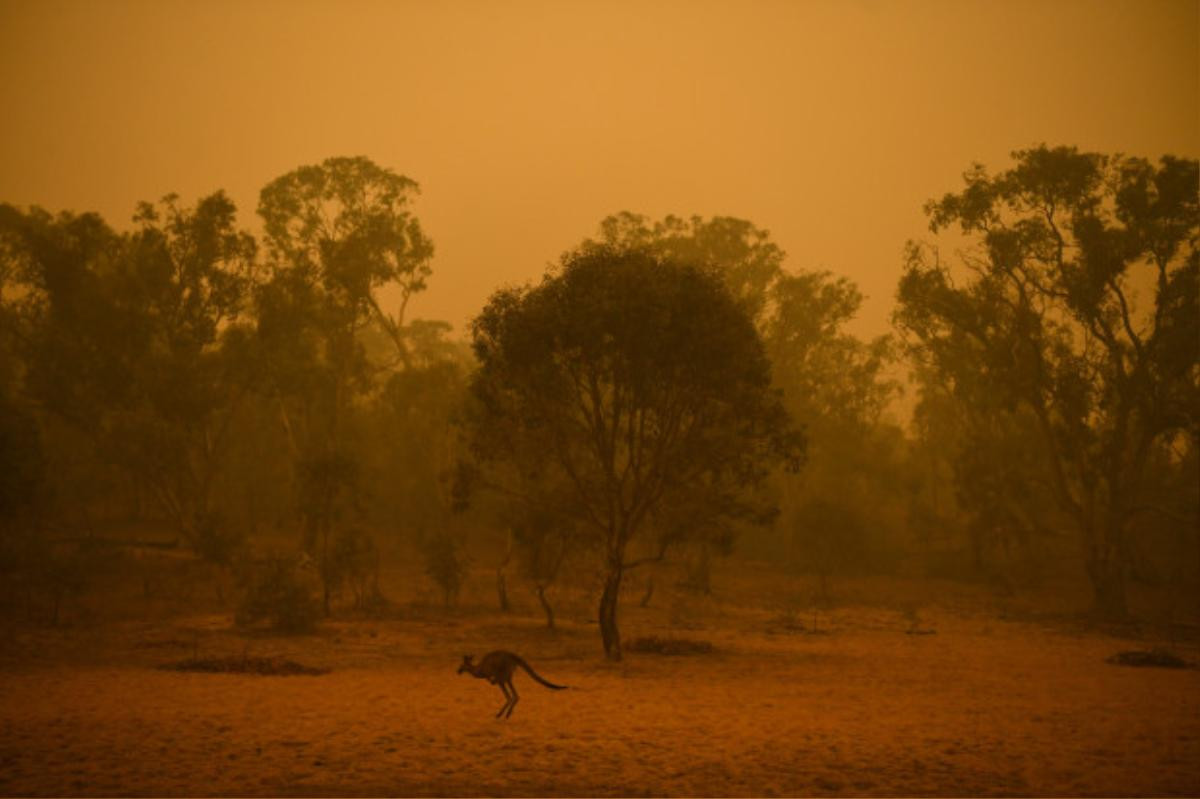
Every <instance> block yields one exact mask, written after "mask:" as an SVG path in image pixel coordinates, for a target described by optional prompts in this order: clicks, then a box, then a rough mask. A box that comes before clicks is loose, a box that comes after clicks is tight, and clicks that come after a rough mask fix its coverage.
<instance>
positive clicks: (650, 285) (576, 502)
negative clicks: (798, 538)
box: [469, 245, 802, 659]
mask: <svg viewBox="0 0 1200 799" xmlns="http://www.w3.org/2000/svg"><path fill="white" fill-rule="evenodd" d="M472 334H473V342H474V349H475V355H476V357H477V359H478V361H479V370H478V371H477V372H476V374H475V376H474V378H473V382H472V391H473V396H474V399H475V401H476V403H477V404H476V410H475V413H474V415H473V416H472V418H471V420H470V428H469V429H470V434H471V439H472V444H473V448H474V452H475V454H476V455H477V456H478V458H479V459H480V461H482V462H483V464H485V465H488V464H496V463H507V464H514V463H515V464H520V465H521V467H522V468H529V467H530V465H532V464H541V469H542V471H543V475H544V479H543V481H542V482H541V483H534V482H531V481H525V482H524V483H523V484H521V485H519V486H517V487H516V488H515V489H513V492H514V493H520V492H521V491H526V490H530V486H534V488H533V490H535V491H536V486H537V485H539V484H540V485H546V486H549V487H550V489H549V490H551V491H552V492H553V491H554V489H555V488H556V487H557V486H559V485H563V484H565V485H567V486H569V489H570V491H571V497H572V502H571V503H570V509H571V510H572V512H573V513H574V515H575V517H576V520H577V521H578V523H580V524H581V525H585V526H586V527H587V528H588V529H589V530H591V531H592V533H593V534H594V535H595V536H596V539H597V541H598V543H599V547H598V548H599V551H600V552H602V557H603V568H604V573H605V582H604V590H603V593H602V595H601V598H600V606H599V613H598V615H599V623H600V633H601V638H602V642H603V645H604V651H605V653H606V655H607V656H608V657H609V658H612V659H620V657H621V640H620V634H619V630H618V626H617V605H618V598H619V593H620V588H621V580H622V577H623V576H624V574H625V572H626V571H627V570H628V569H630V568H633V567H634V566H636V565H637V564H638V563H639V559H634V560H630V559H629V552H630V545H631V543H632V542H634V541H636V540H638V539H639V538H643V537H658V538H660V539H661V540H663V541H664V542H666V541H669V540H671V538H672V537H677V536H681V535H684V534H688V533H694V534H712V533H714V531H718V530H720V529H722V528H723V527H725V526H726V525H728V524H729V523H730V522H732V521H735V520H751V521H762V520H764V519H766V518H768V517H769V515H770V511H771V509H770V508H768V507H764V506H763V505H762V504H761V503H759V502H757V501H756V498H755V497H753V496H751V495H750V493H749V492H748V489H750V488H752V487H753V486H755V485H757V484H759V483H760V482H761V481H762V480H763V479H764V477H765V476H766V474H767V473H768V471H769V469H770V467H771V466H772V465H773V464H775V463H777V462H779V461H781V460H782V461H786V462H788V463H790V464H791V465H793V466H798V463H799V459H800V457H801V448H802V440H801V437H800V436H799V434H797V433H795V432H793V431H792V430H791V429H790V427H789V424H788V420H787V414H786V413H785V411H784V409H783V407H782V405H781V404H780V401H779V397H778V395H777V394H776V393H775V392H774V391H773V390H772V389H771V374H770V367H769V364H768V361H767V358H766V355H765V353H764V352H763V348H762V344H761V341H760V340H759V337H758V335H757V333H756V331H755V329H754V325H753V323H752V321H751V319H750V317H749V315H748V314H747V313H746V310H745V308H744V307H743V306H741V305H739V304H738V303H737V302H736V301H735V300H734V299H733V297H732V296H731V294H730V293H729V291H728V290H727V289H726V288H725V286H724V285H723V282H722V280H721V277H720V275H718V274H716V273H714V272H713V271H712V270H711V269H705V268H701V267H696V266H690V265H685V264H682V263H680V262H678V261H675V260H671V259H668V258H663V257H659V256H657V255H655V254H654V253H652V252H649V251H645V250H640V251H639V250H630V249H615V248H611V247H606V246H603V245H596V246H588V247H585V248H583V249H581V250H580V251H578V252H574V253H568V254H567V255H565V256H564V257H563V259H562V262H561V265H560V267H559V268H558V269H557V270H556V271H555V272H553V273H551V274H549V275H547V277H546V278H545V279H544V280H543V281H542V282H541V283H540V284H538V285H536V286H529V287H525V288H515V289H505V290H502V291H499V292H497V293H496V294H494V295H493V296H492V298H491V300H490V301H489V302H488V305H487V306H486V307H485V308H484V310H483V312H482V313H481V314H480V315H479V317H477V318H476V320H475V322H474V324H473V327H472ZM531 499H532V500H533V502H535V503H536V502H537V501H538V500H539V497H537V496H536V495H535V496H534V497H532V498H531Z"/></svg>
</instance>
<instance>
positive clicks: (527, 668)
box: [517, 658, 568, 691]
mask: <svg viewBox="0 0 1200 799" xmlns="http://www.w3.org/2000/svg"><path fill="white" fill-rule="evenodd" d="M517 665H519V666H520V667H521V668H523V669H525V671H527V672H529V676H530V677H532V678H533V679H535V680H537V681H538V682H540V683H541V684H542V685H544V686H546V687H547V688H552V689H554V690H555V691H561V690H563V689H564V688H567V687H568V686H566V685H555V684H554V683H552V682H550V681H549V680H543V679H542V677H541V675H539V674H538V673H537V672H536V671H534V670H533V668H532V667H531V666H530V665H529V664H528V663H526V662H525V659H524V658H517Z"/></svg>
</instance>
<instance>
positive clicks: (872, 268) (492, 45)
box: [0, 0, 1200, 334]
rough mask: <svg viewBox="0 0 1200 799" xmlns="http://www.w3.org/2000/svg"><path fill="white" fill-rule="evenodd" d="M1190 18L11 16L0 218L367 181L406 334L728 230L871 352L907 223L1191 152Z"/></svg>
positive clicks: (731, 12)
mask: <svg viewBox="0 0 1200 799" xmlns="http://www.w3.org/2000/svg"><path fill="white" fill-rule="evenodd" d="M1198 17H1200V13H1198V4H1197V3H1196V2H1148V1H1147V0H1139V1H1138V2H1131V3H1118V2H1084V3H1076V2H1053V1H1052V0H1049V1H1046V0H1044V1H1042V2H1031V3H1022V2H1008V1H1006V2H1000V0H995V2H978V3H972V2H961V1H960V2H916V1H915V0H910V1H908V2H829V3H824V2H751V1H749V0H743V1H742V2H721V3H716V2H678V3H674V2H570V1H569V0H559V1H558V2H546V3H528V2H502V1H501V0H490V1H489V2H464V3H452V2H411V3H406V2H386V3H368V2H337V3H334V2H329V3H316V2H297V1H295V0H289V1H288V2H212V1H211V0H210V1H209V2H199V1H197V2H171V1H170V0H153V1H152V2H119V1H118V0H109V1H107V2H101V1H99V0H96V1H94V2H79V3H55V2H45V0H37V2H12V0H0V69H2V74H3V76H4V77H3V82H2V85H0V120H2V121H0V137H2V138H0V143H2V145H3V146H2V147H0V201H8V202H12V203H17V204H20V205H26V204H38V205H42V206H44V207H46V208H49V209H52V210H57V209H71V210H77V211H82V210H96V211H100V212H101V213H102V214H104V216H105V217H107V218H108V219H109V220H110V222H112V223H114V224H117V225H118V226H122V227H123V226H126V225H127V224H128V221H129V218H130V216H131V215H132V212H133V208H134V204H135V202H136V201H138V200H141V199H156V198H158V197H160V196H162V195H163V194H165V193H167V192H171V191H174V192H178V193H179V194H181V195H182V196H183V197H184V198H185V199H186V200H188V201H189V202H190V201H193V200H194V199H195V198H197V197H198V196H200V195H202V194H204V193H208V192H210V191H213V190H215V189H218V188H224V189H225V190H226V191H228V192H229V194H230V195H231V196H232V197H233V199H234V200H235V201H236V202H237V204H238V207H239V209H240V210H241V216H242V221H243V224H244V225H246V226H248V227H251V228H252V229H257V217H256V215H255V208H256V206H257V201H258V190H259V189H260V188H261V187H262V186H263V185H264V184H265V183H266V182H267V181H269V180H271V179H272V178H274V177H276V176H278V175H280V174H282V173H284V172H286V171H288V170H290V169H292V168H294V167H296V166H299V165H302V164H308V163H314V162H317V161H320V160H322V159H324V158H326V157H328V156H333V155H366V156H368V157H370V158H372V159H373V160H375V161H376V162H378V163H380V164H381V165H384V166H388V167H390V168H393V169H395V170H396V171H398V172H401V173H403V174H405V175H408V176H409V177H411V178H413V179H415V180H417V181H418V182H419V183H420V184H421V186H422V196H421V198H420V200H419V202H418V204H417V212H418V215H419V216H420V218H421V220H422V222H423V223H424V225H425V227H426V229H427V230H428V232H429V234H430V235H431V236H432V238H433V239H434V242H435V244H436V247H437V255H436V257H435V261H434V265H433V266H434V272H433V277H432V279H431V281H430V287H429V290H428V291H427V292H426V293H425V294H424V295H422V296H420V297H419V298H417V299H416V300H414V302H413V306H412V314H413V315H414V316H420V317H425V318H441V319H446V320H448V321H450V322H452V323H454V324H455V326H456V328H457V329H458V330H460V331H461V330H462V329H463V325H464V323H465V322H466V320H467V319H469V318H470V317H471V316H472V315H473V314H474V313H475V312H476V311H478V309H479V308H480V307H481V306H482V304H483V302H484V300H485V299H486V297H487V295H488V294H489V293H490V292H491V291H492V290H493V289H495V288H496V287H497V286H498V285H500V284H502V283H506V282H514V281H524V280H527V279H530V278H534V277H536V276H538V275H539V274H540V273H541V272H542V270H543V269H544V267H545V265H546V264H547V262H549V261H551V260H553V259H555V258H556V257H557V256H558V254H559V253H560V252H561V251H563V250H564V249H566V248H568V247H570V246H572V245H573V244H575V243H577V242H578V241H579V240H581V239H582V238H583V237H585V236H588V235H590V234H592V233H593V232H594V231H595V228H596V225H597V223H598V222H599V221H600V219H601V218H602V217H604V216H605V215H607V214H609V213H612V212H615V211H618V210H622V209H628V210H631V211H637V212H641V213H646V214H649V215H651V216H653V217H658V216H661V215H664V214H666V213H677V214H681V215H690V214H702V215H704V216H709V215H713V214H727V215H733V216H738V217H743V218H746V219H750V220H751V221H753V222H754V223H756V224H757V225H759V226H761V227H765V228H767V229H769V230H770V231H771V232H772V235H773V236H774V238H775V240H776V241H777V242H778V243H779V244H780V245H781V246H782V247H783V248H784V249H785V250H786V251H787V252H788V254H789V264H790V265H791V266H792V267H795V268H804V269H813V268H824V269H829V270H832V271H835V272H838V273H842V274H845V275H848V276H850V277H851V278H853V279H854V280H856V281H858V283H859V284H860V286H861V287H862V288H863V290H864V291H865V292H866V294H867V295H868V301H867V303H866V304H865V306H864V310H863V314H862V319H861V320H860V322H859V323H858V324H857V325H856V329H857V330H858V331H859V332H862V333H872V334H873V333H878V332H883V331H885V330H886V329H887V324H888V323H887V318H888V314H889V313H890V310H891V306H892V297H893V291H894V286H895V282H896V279H897V277H898V275H899V269H900V263H901V260H900V256H901V248H902V246H903V243H904V241H905V240H906V239H907V238H910V237H913V236H920V235H922V234H923V233H924V231H925V224H924V221H923V216H922V214H921V210H920V209H921V205H922V203H923V202H924V201H925V200H926V199H928V198H929V197H931V196H933V195H940V194H941V193H943V192H945V191H948V190H952V189H955V188H957V186H958V185H959V179H960V178H959V176H960V174H961V173H962V171H963V170H964V169H966V168H967V167H968V165H969V164H970V163H971V162H972V161H975V160H978V161H983V162H984V163H986V164H989V165H991V166H1002V165H1003V164H1004V163H1005V161H1006V158H1007V155H1008V153H1009V152H1010V151H1012V150H1014V149H1017V148H1021V147H1026V146H1030V145H1034V144H1037V143H1040V142H1043V141H1044V142H1047V143H1049V144H1060V143H1063V144H1075V145H1079V146H1080V147H1083V148H1088V149H1096V150H1100V151H1104V152H1112V151H1122V152H1126V153H1130V154H1137V155H1145V156H1149V157H1152V158H1157V157H1158V156H1160V155H1162V154H1163V153H1174V154H1178V155H1187V156H1192V157H1196V156H1197V155H1198V154H1200V101H1198V89H1197V84H1198V81H1200V60H1198V50H1200V23H1198Z"/></svg>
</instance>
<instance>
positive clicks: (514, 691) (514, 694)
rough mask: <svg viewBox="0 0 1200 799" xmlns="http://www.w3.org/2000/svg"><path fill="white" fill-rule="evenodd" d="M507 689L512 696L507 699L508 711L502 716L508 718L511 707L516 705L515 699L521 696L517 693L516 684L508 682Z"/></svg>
mask: <svg viewBox="0 0 1200 799" xmlns="http://www.w3.org/2000/svg"><path fill="white" fill-rule="evenodd" d="M508 690H509V691H510V692H511V693H512V697H511V698H510V699H509V700H508V712H507V713H506V714H504V718H508V717H509V716H511V715H512V712H513V708H515V707H516V706H517V701H518V700H520V698H521V697H520V696H518V695H517V686H515V685H513V684H512V683H511V682H510V683H509V684H508Z"/></svg>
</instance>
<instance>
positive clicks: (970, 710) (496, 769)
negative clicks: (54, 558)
mask: <svg viewBox="0 0 1200 799" xmlns="http://www.w3.org/2000/svg"><path fill="white" fill-rule="evenodd" d="M760 578H761V575H758V576H755V575H747V576H745V577H744V578H742V577H738V578H736V579H734V578H732V577H731V578H729V579H727V580H726V581H725V582H724V583H722V584H721V585H719V586H718V591H717V597H718V598H716V599H710V598H701V597H694V596H690V595H686V594H677V595H673V596H672V595H669V594H666V592H664V596H663V601H662V602H661V603H660V604H658V603H656V605H655V606H654V607H651V608H650V609H640V608H637V607H636V603H635V602H632V601H631V602H629V605H628V606H626V607H624V608H623V610H622V613H623V620H624V630H625V633H626V636H627V638H628V639H629V640H633V639H634V638H636V637H659V638H664V639H666V638H678V637H680V636H679V631H680V630H681V629H689V630H702V633H697V634H696V635H695V636H687V637H697V638H703V639H704V640H708V641H711V642H712V643H713V651H712V652H711V653H709V654H706V655H703V656H701V657H659V656H655V655H641V654H638V653H630V654H629V655H628V656H627V658H626V660H625V661H624V662H622V663H620V664H609V663H606V662H604V661H603V660H602V659H601V658H600V657H599V655H598V650H599V642H598V636H597V633H596V628H595V625H593V624H590V623H587V622H586V621H585V620H583V619H582V618H580V617H576V618H574V619H572V618H571V613H569V612H564V614H563V615H564V616H565V617H566V618H562V619H560V625H561V628H562V629H561V630H560V631H559V632H558V633H557V634H551V633H549V632H547V631H545V630H543V629H542V628H541V627H540V625H539V621H538V619H537V617H536V615H535V614H534V610H533V608H532V606H531V607H530V608H529V615H528V616H523V615H519V614H518V615H515V616H501V615H498V614H495V613H492V612H489V611H486V610H483V609H482V608H479V609H476V610H464V611H459V612H455V613H443V612H441V611H435V610H432V609H429V610H419V609H418V610H409V611H406V612H405V613H404V614H402V615H401V616H398V617H396V618H392V619H387V620H366V619H363V620H343V621H338V622H332V623H329V624H327V625H326V626H325V627H324V629H323V631H322V632H321V633H320V634H318V635H315V636H305V637H296V638H277V637H269V636H258V637H251V638H248V637H245V636H241V635H238V634H237V633H236V632H235V631H234V630H232V629H231V627H230V626H229V619H228V616H223V615H210V616H196V617H187V618H177V619H166V620H162V621H159V622H155V623H132V622H131V623H126V624H122V625H108V626H106V627H105V626H97V627H93V628H92V629H90V630H86V631H85V630H73V631H65V632H52V631H43V632H33V631H25V632H23V633H21V634H20V635H19V636H16V637H13V638H12V639H11V642H10V646H9V647H8V649H7V650H6V651H5V653H4V654H3V659H2V661H0V666H2V668H0V793H3V794H6V795H38V796H40V795H135V796H140V795H158V796H177V795H249V796H254V795H368V794H372V795H380V794H387V795H459V796H475V795H505V796H509V795H572V796H577V795H601V796H608V795H700V796H712V795H727V796H749V795H755V796H757V795H826V794H847V795H947V796H949V795H1017V794H1035V795H1085V796H1112V795H1130V796H1144V795H1196V794H1197V793H1198V792H1200V671H1197V670H1195V669H1183V670H1172V669H1148V668H1143V669H1133V668H1121V667H1117V666H1113V665H1109V664H1108V663H1106V662H1105V658H1107V657H1109V656H1110V655H1112V654H1113V653H1115V652H1118V651H1121V650H1128V649H1142V648H1146V642H1144V641H1143V642H1134V641H1132V640H1129V639H1122V638H1118V637H1114V636H1112V635H1110V634H1101V633H1096V632H1088V631H1086V630H1076V631H1073V632H1066V631H1064V630H1062V629H1055V628H1050V627H1047V626H1046V625H1043V624H1034V623H1030V622H1017V621H1003V620H999V619H998V618H996V617H995V615H994V614H992V613H990V612H983V611H982V610H979V607H978V603H976V605H975V607H976V610H975V611H972V609H971V607H972V606H971V602H972V601H973V600H972V599H971V597H970V596H967V595H963V594H959V595H955V596H952V597H950V598H949V599H947V600H946V601H944V602H937V601H933V600H931V599H929V598H928V597H917V598H916V599H912V600H911V601H912V602H914V603H917V604H919V605H920V607H921V612H920V620H921V625H922V627H923V628H929V629H936V630H937V633H938V634H937V635H927V636H914V635H907V634H906V631H907V630H908V629H910V628H911V623H910V622H911V616H912V612H911V611H905V610H900V611H897V610H892V609H888V608H886V607H882V606H880V605H879V604H878V603H875V602H871V601H866V600H865V599H864V597H866V596H867V594H869V593H870V592H871V591H876V590H879V591H884V589H883V588H881V587H880V586H879V585H878V584H877V583H876V582H872V583H869V584H867V583H864V584H863V586H862V587H861V588H862V591H860V592H858V595H857V598H854V599H846V600H844V601H842V602H841V603H840V604H839V605H838V606H837V607H835V608H833V609H825V610H821V611H820V617H819V618H818V625H817V626H818V628H819V630H820V631H821V632H823V633H824V634H821V635H812V634H808V633H807V632H806V631H807V630H808V628H810V627H812V624H811V622H810V621H809V616H808V615H806V613H800V614H799V615H800V616H801V617H802V618H804V619H805V624H804V625H803V626H797V627H795V628H794V629H790V630H787V631H781V628H780V625H779V624H778V618H779V614H780V608H779V606H778V605H776V604H772V603H770V602H766V601H762V600H760V599H759V598H758V597H761V596H764V595H766V594H764V593H763V591H764V590H765V589H767V588H771V586H774V588H775V589H778V590H779V591H780V592H781V594H780V596H782V597H783V599H781V600H780V602H786V597H787V589H788V586H789V585H790V584H791V583H789V581H788V580H787V579H786V578H783V577H779V578H778V580H777V581H776V582H774V583H771V584H770V585H769V586H768V585H767V584H766V583H765V582H764V581H763V579H760ZM750 585H753V586H754V588H755V590H754V592H750V591H749V590H748V589H747V586H750ZM927 589H928V586H923V587H922V588H920V589H916V588H914V589H912V590H911V591H909V595H910V596H914V595H915V594H914V592H916V591H918V590H927ZM772 590H773V589H772ZM895 590H897V589H895V587H894V586H893V587H892V588H889V589H887V591H885V593H887V592H888V591H891V592H893V593H894V591H895ZM767 593H769V591H768V592H767ZM849 593H852V592H848V594H849ZM632 595H633V592H632V591H631V596H632ZM948 596H949V595H948ZM860 600H861V601H860ZM565 604H567V605H569V603H565ZM499 647H505V648H510V649H515V650H516V651H518V652H520V653H521V654H523V655H524V656H525V657H526V658H527V659H528V660H529V661H530V662H531V663H532V664H533V665H534V667H535V668H536V669H537V670H538V671H539V672H540V673H541V674H542V675H543V676H544V677H546V678H547V679H549V680H551V681H553V682H558V683H565V684H567V685H570V686H572V690H568V691H559V692H552V691H547V690H544V689H543V688H541V687H540V686H538V685H536V684H535V683H534V682H533V681H532V680H529V679H528V678H527V677H525V676H524V675H520V676H518V677H517V680H516V682H517V687H518V690H519V691H520V692H521V702H520V704H519V706H518V707H517V708H516V711H515V713H514V715H513V717H512V718H511V719H509V720H507V721H498V720H496V719H494V718H493V713H494V712H495V711H496V710H497V709H498V708H499V707H500V705H501V703H502V701H503V697H502V696H501V694H500V691H499V690H498V689H496V688H495V687H493V686H490V685H488V684H487V683H485V682H483V681H481V680H474V679H470V678H468V677H466V676H456V675H455V668H456V666H457V664H458V661H459V660H460V658H461V655H462V654H463V653H466V652H472V653H475V654H480V653H482V652H485V651H487V650H489V649H492V648H499ZM247 649H249V651H250V655H247V654H246V651H247ZM1183 654H1186V655H1187V657H1188V659H1189V660H1193V661H1194V660H1195V654H1196V653H1195V651H1194V648H1192V649H1188V650H1187V651H1185V652H1183ZM188 656H191V657H193V658H196V657H199V658H215V659H220V658H232V657H242V658H247V657H250V656H253V657H258V658H268V659H270V658H276V659H278V658H288V659H294V660H296V661H299V662H302V663H305V664H307V665H312V666H315V667H318V668H332V669H333V671H332V672H331V673H328V674H324V675H320V676H313V677H306V678H304V679H290V678H279V677H272V676H263V675H257V674H255V675H245V674H228V673H186V672H172V671H163V670H160V669H157V668H154V667H155V666H159V665H162V664H163V663H168V662H173V661H178V660H180V659H183V658H186V657H188Z"/></svg>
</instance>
